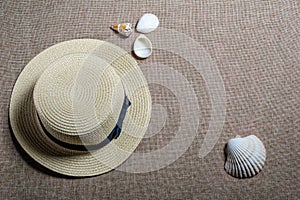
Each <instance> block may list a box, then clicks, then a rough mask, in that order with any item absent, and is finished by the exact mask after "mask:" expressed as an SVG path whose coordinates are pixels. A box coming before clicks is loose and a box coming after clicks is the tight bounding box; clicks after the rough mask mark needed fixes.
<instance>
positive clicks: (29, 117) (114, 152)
mask: <svg viewBox="0 0 300 200" xmlns="http://www.w3.org/2000/svg"><path fill="white" fill-rule="evenodd" d="M78 53H79V54H86V55H87V56H88V55H89V54H93V55H94V56H95V55H96V56H99V57H100V58H101V59H105V60H106V61H107V62H108V63H110V65H111V66H112V67H113V68H114V69H115V70H116V72H117V73H118V75H119V76H120V78H121V80H122V83H123V85H124V88H125V93H126V95H127V97H128V98H129V100H130V102H131V106H130V108H129V109H128V111H127V113H126V116H125V119H124V121H123V127H122V133H121V134H120V136H119V137H118V138H117V139H115V140H112V141H111V142H110V143H109V144H108V145H106V146H104V147H102V148H100V149H98V150H95V151H90V152H86V153H75V152H74V153H72V152H70V151H69V153H67V154H65V153H62V152H68V151H65V149H64V148H63V147H61V146H59V145H57V144H55V143H54V142H53V141H52V140H50V139H47V137H45V133H44V132H43V129H42V128H41V126H40V124H39V123H38V120H37V117H36V110H35V107H34V104H33V89H34V86H35V83H36V82H37V80H38V79H39V77H40V76H41V74H42V73H43V72H44V71H45V69H47V67H48V66H49V65H50V64H51V63H53V62H56V61H57V60H59V59H60V58H62V57H64V56H66V55H68V56H70V55H72V54H78ZM150 116H151V96H150V92H149V88H148V85H147V81H146V79H145V77H144V76H143V73H142V71H141V70H140V68H139V67H138V65H137V62H136V61H135V60H134V59H133V58H132V56H130V55H129V54H128V53H127V52H125V51H124V50H123V49H121V48H119V47H117V46H115V45H113V44H110V43H108V42H104V41H100V40H95V39H76V40H70V41H66V42H62V43H59V44H56V45H54V46H52V47H49V48H48V49H46V50H44V51H43V52H41V53H40V54H38V55H37V56H36V57H35V58H33V59H32V60H31V61H30V62H29V63H28V64H27V65H26V66H25V68H24V69H23V71H22V72H21V74H20V75H19V77H18V79H17V81H16V83H15V85H14V88H13V91H12V95H11V100H10V108H9V118H10V124H11V128H12V131H13V134H14V135H15V137H16V139H17V141H18V142H19V144H20V145H21V147H22V148H23V149H24V150H25V151H26V152H27V153H28V154H29V155H30V156H31V157H32V158H33V159H34V160H36V161H37V162H38V163H40V164H41V165H43V166H45V167H46V168H48V169H50V170H52V171H54V172H57V173H60V174H64V175H68V176H80V177H82V176H94V175H100V174H102V173H105V172H108V171H110V170H112V169H115V168H116V167H118V166H119V165H120V164H122V163H123V162H124V161H125V160H126V159H127V158H128V157H129V156H130V155H131V154H132V153H133V151H134V150H135V149H136V147H137V146H138V144H139V142H140V141H141V140H142V138H143V135H144V134H145V132H146V130H147V127H148V125H149V121H150Z"/></svg>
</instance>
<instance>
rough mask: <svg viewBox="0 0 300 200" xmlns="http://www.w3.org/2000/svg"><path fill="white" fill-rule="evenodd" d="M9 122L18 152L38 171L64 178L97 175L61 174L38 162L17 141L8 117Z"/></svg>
mask: <svg viewBox="0 0 300 200" xmlns="http://www.w3.org/2000/svg"><path fill="white" fill-rule="evenodd" d="M8 122H9V131H10V135H11V138H12V141H13V144H14V145H15V147H16V150H17V152H18V153H19V154H20V155H21V157H22V159H23V160H24V161H25V162H26V163H27V164H28V165H30V166H31V167H33V168H34V169H37V170H38V171H40V172H42V173H43V174H46V175H50V176H53V177H56V178H64V179H82V178H90V177H95V176H98V175H95V176H88V177H84V176H83V177H76V176H68V175H64V174H60V173H57V172H55V171H52V170H50V169H48V168H46V167H45V166H43V165H41V164H40V163H38V162H37V161H35V160H34V159H33V158H32V157H31V156H30V155H29V154H28V153H27V152H26V151H25V150H24V149H23V148H22V147H21V145H20V144H19V142H18V141H17V139H16V137H15V135H14V134H13V130H12V127H11V124H10V119H9V117H8Z"/></svg>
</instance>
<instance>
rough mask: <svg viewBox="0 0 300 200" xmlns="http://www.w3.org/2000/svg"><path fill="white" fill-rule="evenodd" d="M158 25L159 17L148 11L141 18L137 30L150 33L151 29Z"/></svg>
mask: <svg viewBox="0 0 300 200" xmlns="http://www.w3.org/2000/svg"><path fill="white" fill-rule="evenodd" d="M158 25H159V21H158V18H157V17H156V16H155V15H153V14H151V13H147V14H144V15H143V16H142V17H141V18H140V19H139V21H138V23H137V26H136V30H137V31H138V32H140V33H150V32H151V31H154V30H155V29H156V28H157V27H158Z"/></svg>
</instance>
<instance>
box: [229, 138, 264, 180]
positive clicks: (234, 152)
mask: <svg viewBox="0 0 300 200" xmlns="http://www.w3.org/2000/svg"><path fill="white" fill-rule="evenodd" d="M225 153H226V156H227V158H226V162H225V170H226V172H227V173H228V174H230V175H232V176H234V177H236V178H250V177H253V176H255V175H256V174H258V173H259V172H260V171H261V170H262V168H263V166H264V163H265V160H266V149H265V147H264V144H263V143H262V142H261V141H260V139H258V138H257V137H256V136H255V135H249V136H247V137H244V138H241V137H236V138H233V139H230V140H229V141H228V143H227V146H226V149H225Z"/></svg>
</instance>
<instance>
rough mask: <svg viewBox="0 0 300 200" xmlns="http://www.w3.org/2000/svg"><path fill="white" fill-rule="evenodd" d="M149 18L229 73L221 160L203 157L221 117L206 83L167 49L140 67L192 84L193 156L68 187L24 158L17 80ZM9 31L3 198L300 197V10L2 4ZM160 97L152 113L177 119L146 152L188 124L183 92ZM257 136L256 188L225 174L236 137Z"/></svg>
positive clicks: (0, 143)
mask: <svg viewBox="0 0 300 200" xmlns="http://www.w3.org/2000/svg"><path fill="white" fill-rule="evenodd" d="M145 12H152V13H155V14H156V15H157V16H158V17H159V19H160V22H161V23H160V27H164V28H168V29H173V30H176V31H179V32H181V33H184V34H186V35H188V36H189V37H191V38H193V39H194V40H195V41H196V42H197V43H199V44H201V46H202V47H203V48H204V49H205V50H206V51H207V52H208V54H209V55H210V56H211V59H212V60H213V62H214V63H215V65H216V66H217V67H218V69H219V71H220V73H221V76H222V79H223V81H224V87H225V90H226V121H225V124H224V128H223V130H222V132H221V135H220V138H219V140H218V142H217V143H216V145H215V146H214V148H213V150H212V151H211V152H210V153H209V154H208V155H207V156H205V157H204V158H202V159H200V158H199V157H198V152H199V149H200V147H201V144H202V142H203V139H204V137H205V134H206V130H207V128H208V121H209V119H210V111H211V109H212V108H211V104H210V99H209V96H208V91H207V88H206V87H205V80H204V79H203V77H202V76H201V74H200V73H198V72H197V70H196V69H195V68H194V67H193V66H192V65H191V64H190V63H189V62H187V61H186V60H184V59H182V58H180V57H178V56H177V55H175V54H172V53H170V52H167V51H162V50H159V49H158V50H154V52H153V55H152V56H151V57H150V58H148V59H147V60H140V61H138V62H139V63H140V65H141V68H142V69H143V71H147V69H149V67H150V68H151V63H156V65H155V66H152V67H153V69H156V68H157V70H159V66H157V63H161V64H164V65H168V66H172V68H174V69H176V70H177V71H178V72H179V73H180V74H182V75H184V77H186V79H187V80H188V81H189V84H191V85H192V87H193V89H194V90H195V92H196V95H197V98H198V104H199V108H200V109H199V118H201V119H200V124H199V128H198V131H197V136H196V137H195V139H194V141H193V143H192V145H191V146H190V148H189V149H188V150H187V151H186V152H185V153H184V154H183V155H182V156H181V157H180V158H179V159H178V160H176V161H175V162H174V163H172V164H171V165H169V166H167V167H165V168H163V169H160V170H158V171H154V172H149V173H141V174H133V173H126V172H122V171H117V170H116V171H112V172H110V173H107V174H104V175H101V176H97V177H92V178H87V179H69V178H66V177H59V176H57V175H55V174H51V173H49V172H47V171H45V169H43V168H42V167H40V166H39V165H37V164H36V163H35V162H34V161H33V160H32V159H30V158H29V157H28V156H27V155H26V154H25V153H24V152H23V151H22V150H21V149H20V148H19V147H18V145H17V143H16V142H14V140H13V137H12V134H11V131H10V127H9V122H8V108H9V98H10V94H11V91H12V88H13V84H14V82H15V80H16V79H17V76H18V74H19V73H20V72H21V70H22V69H23V67H24V66H25V65H26V64H27V63H28V62H29V61H30V60H31V59H32V58H33V57H34V56H35V55H36V54H38V53H39V52H41V51H42V50H44V49H46V48H47V47H49V46H51V45H53V44H56V43H58V42H61V41H65V40H69V39H75V38H95V39H102V40H103V39H105V38H109V37H110V36H112V35H114V33H113V32H112V31H111V30H109V29H108V27H109V26H110V25H111V23H113V22H120V21H129V22H136V20H137V19H138V18H139V17H140V16H141V15H142V14H143V13H145ZM0 27H1V29H0V33H1V46H0V47H1V54H0V60H1V63H0V67H1V68H0V87H1V93H0V108H1V116H0V119H1V121H0V122H1V126H0V131H1V132H0V153H1V156H0V166H1V167H0V198H1V199H53V198H59V199H109V198H111V199H217V198H219V199H297V198H298V199H299V198H300V189H299V188H300V179H299V177H300V173H299V167H300V157H299V156H300V155H299V153H300V148H299V141H300V139H299V131H300V123H299V118H300V108H299V107H300V96H299V92H300V86H299V85H300V78H299V75H300V74H299V68H300V66H299V63H300V62H299V58H300V57H299V53H300V33H299V32H300V3H299V2H298V1H292V0H290V1H258V0H257V1H256V0H255V1H250V0H247V1H223V0H209V1H208V0H203V1H196V0H194V1H178V0H174V1H171V0H168V1H134V0H131V1H105V0H94V1H80V0H78V1H58V0H57V1H55V0H51V1H44V2H42V1H28V2H27V1H24V0H21V1H17V0H15V1H1V8H0ZM156 40H158V41H159V38H156ZM174 42H175V41H174ZM154 46H155V44H154ZM182 51H188V49H182ZM191 53H192V52H191ZM193 56H195V57H197V55H193ZM145 63H146V64H147V63H148V65H147V66H146V65H145ZM149 65H150V66H149ZM153 65H154V64H153ZM162 78H165V79H169V80H171V81H173V83H174V88H176V89H178V90H180V89H182V90H184V88H185V85H183V84H178V82H177V80H175V79H172V77H162ZM170 78H171V79H170ZM150 88H151V95H152V99H153V103H154V104H160V105H161V106H163V107H164V108H165V110H166V112H167V118H166V122H165V124H164V127H163V129H162V130H161V131H160V132H159V133H158V134H156V135H154V136H153V137H151V138H147V139H144V140H143V141H142V143H141V144H140V146H139V147H138V149H137V150H136V151H137V152H151V151H154V150H156V149H160V148H161V147H163V146H164V145H167V144H168V142H169V141H170V140H172V137H173V133H174V132H176V129H178V124H179V123H180V112H179V111H180V108H179V106H178V105H179V102H178V99H177V98H176V96H174V95H173V93H172V91H170V90H169V89H168V88H165V87H163V86H160V85H157V84H151V85H150ZM187 106H193V105H187ZM156 114H157V113H156ZM158 114H159V113H158ZM162 115H163V114H162ZM189 131H190V130H186V133H188V132H189ZM251 133H254V134H256V135H257V136H258V137H260V138H261V140H262V141H263V143H264V144H265V146H266V149H267V160H266V164H265V168H264V169H263V171H262V172H261V173H260V174H259V175H257V176H255V177H254V178H252V179H246V180H239V179H235V178H232V177H231V176H229V175H227V174H226V172H225V171H224V169H223V165H224V155H223V148H224V145H225V143H226V141H227V140H228V139H229V138H231V137H234V136H235V135H236V134H240V135H243V136H244V135H248V134H251ZM182 134H185V133H182ZM187 136H188V135H187Z"/></svg>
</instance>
